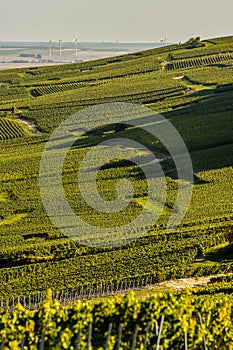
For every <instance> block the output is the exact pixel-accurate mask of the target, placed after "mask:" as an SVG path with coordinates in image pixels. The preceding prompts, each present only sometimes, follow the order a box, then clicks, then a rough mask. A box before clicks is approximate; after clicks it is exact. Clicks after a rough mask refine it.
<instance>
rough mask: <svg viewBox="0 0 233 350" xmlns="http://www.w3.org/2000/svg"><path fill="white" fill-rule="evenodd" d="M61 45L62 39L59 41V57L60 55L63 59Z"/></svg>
mask: <svg viewBox="0 0 233 350" xmlns="http://www.w3.org/2000/svg"><path fill="white" fill-rule="evenodd" d="M61 43H62V40H61V39H60V40H59V55H60V57H61Z"/></svg>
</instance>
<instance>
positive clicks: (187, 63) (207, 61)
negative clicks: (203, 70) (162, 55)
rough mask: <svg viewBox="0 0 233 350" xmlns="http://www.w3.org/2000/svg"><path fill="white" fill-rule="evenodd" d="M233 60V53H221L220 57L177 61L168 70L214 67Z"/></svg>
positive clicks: (202, 57) (169, 65) (209, 56)
mask: <svg viewBox="0 0 233 350" xmlns="http://www.w3.org/2000/svg"><path fill="white" fill-rule="evenodd" d="M232 59H233V53H229V52H227V53H221V54H218V55H208V56H201V57H196V58H195V57H193V58H189V59H182V60H175V61H174V63H172V64H168V67H167V69H168V70H174V69H187V68H195V67H202V66H206V65H214V64H218V63H219V62H222V61H228V60H232Z"/></svg>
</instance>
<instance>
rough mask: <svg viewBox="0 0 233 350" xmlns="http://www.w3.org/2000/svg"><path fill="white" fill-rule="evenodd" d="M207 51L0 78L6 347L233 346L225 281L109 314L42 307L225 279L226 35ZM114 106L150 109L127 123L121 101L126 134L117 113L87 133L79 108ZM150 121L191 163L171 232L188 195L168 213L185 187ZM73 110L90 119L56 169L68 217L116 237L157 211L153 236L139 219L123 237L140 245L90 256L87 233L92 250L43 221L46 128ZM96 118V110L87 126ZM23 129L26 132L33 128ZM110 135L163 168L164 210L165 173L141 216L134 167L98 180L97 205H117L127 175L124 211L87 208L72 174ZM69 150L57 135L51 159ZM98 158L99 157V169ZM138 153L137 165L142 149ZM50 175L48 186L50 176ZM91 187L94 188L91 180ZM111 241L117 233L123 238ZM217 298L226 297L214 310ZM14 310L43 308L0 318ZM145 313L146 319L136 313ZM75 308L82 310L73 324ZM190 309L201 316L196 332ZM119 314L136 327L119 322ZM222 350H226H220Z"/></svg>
mask: <svg viewBox="0 0 233 350" xmlns="http://www.w3.org/2000/svg"><path fill="white" fill-rule="evenodd" d="M202 44H203V45H202V46H200V47H196V48H187V45H185V44H179V45H171V46H163V47H160V48H158V49H153V50H148V51H144V52H135V53H132V54H129V55H124V56H118V57H113V58H107V59H101V60H96V61H94V60H93V61H90V62H81V63H77V64H68V65H64V66H52V67H40V68H36V67H33V68H23V69H18V70H6V71H1V72H0V146H1V147H0V264H1V265H0V303H1V306H2V310H3V311H2V321H1V326H0V335H1V339H0V347H1V346H2V348H3V349H18V347H19V346H21V348H22V349H23V348H24V349H27V348H30V349H34V348H35V349H36V346H39V344H40V348H41V349H43V347H44V348H45V349H47V348H49V346H50V348H51V347H52V348H54V349H60V348H61V343H62V348H64V349H65V348H67V349H68V348H69V349H72V348H73V349H77V348H80V349H82V348H87V344H89V345H88V346H89V347H90V348H91V345H92V348H93V349H97V348H99V349H102V348H103V349H107V348H108V349H114V350H115V349H128V348H132V349H142V348H143V346H144V345H145V343H146V344H148V345H147V346H148V349H153V348H155V349H156V350H158V349H159V347H158V346H160V349H171V348H172V349H180V348H185V349H186V348H187V349H197V350H199V349H202V348H203V349H206V348H208V349H211V348H213V349H232V345H231V343H230V340H229V341H228V337H230V336H232V324H231V320H230V316H229V315H230V312H231V311H230V308H231V304H230V301H231V294H232V278H231V277H230V275H228V276H225V277H224V276H223V277H218V279H213V280H211V282H210V283H208V285H207V286H206V287H204V288H201V289H197V290H195V291H193V292H192V296H189V297H187V298H186V297H183V296H176V295H168V294H166V295H163V296H162V295H161V296H159V297H155V298H154V299H153V298H152V299H148V300H139V299H136V298H134V297H132V299H130V298H131V297H129V298H128V299H127V297H126V299H124V298H122V297H121V298H120V297H119V299H118V297H117V298H116V299H111V302H110V307H109V310H108V311H107V309H108V308H107V306H106V305H107V304H105V301H104V300H103V301H101V302H99V301H94V302H93V301H88V302H84V303H81V302H77V304H75V305H76V306H69V307H68V308H65V307H63V306H60V305H59V304H58V303H57V302H56V301H53V302H52V301H49V300H47V301H43V299H44V297H42V296H44V295H45V293H46V291H47V289H49V288H51V289H52V290H53V291H54V292H53V293H55V294H56V295H57V296H58V297H59V300H60V301H61V303H62V302H63V301H64V299H65V300H66V301H67V303H69V300H68V299H69V298H68V297H66V296H65V295H67V293H68V295H69V296H70V300H71V301H72V302H73V301H74V300H77V299H79V298H80V299H82V300H83V299H87V298H89V296H90V297H92V296H96V297H99V296H107V295H110V294H111V293H112V292H114V291H121V290H124V291H128V290H130V289H137V287H139V288H140V286H141V287H146V286H147V287H148V291H149V290H150V289H149V288H150V286H151V285H153V284H155V283H158V282H162V281H166V280H169V279H177V278H184V277H198V276H211V275H213V274H223V275H226V274H230V273H232V272H233V261H232V251H233V248H232V247H233V236H232V234H233V231H232V227H233V226H232V222H233V214H232V208H233V203H232V198H233V186H232V179H233V168H232V164H233V153H232V143H233V138H232V129H233V80H232V76H233V38H232V37H228V38H218V39H210V40H205V41H203V42H202ZM113 102H117V103H119V105H117V106H120V103H131V104H137V106H144V107H149V108H150V113H149V112H148V113H149V115H146V114H143V113H144V112H143V113H141V112H140V113H141V114H137V117H138V120H139V117H140V122H138V124H137V126H134V125H132V124H130V122H131V119H132V114H133V107H132V106H133V105H128V106H131V107H132V108H129V112H128V114H127V116H126V117H125V119H124V120H123V121H124V122H125V124H121V123H119V119H118V122H117V123H116V118H115V116H114V113H109V115H108V118H106V124H105V125H102V126H101V127H98V128H94V129H93V128H92V125H93V120H92V118H93V116H90V114H88V112H85V111H86V110H87V109H86V108H87V107H90V106H95V105H100V106H102V105H105V106H106V105H107V104H108V103H113ZM138 108H139V107H138ZM148 110H149V109H148ZM151 111H156V112H159V113H160V114H161V115H163V117H165V118H166V119H167V120H168V121H169V122H170V123H171V124H172V125H173V126H174V127H175V128H176V130H177V131H178V132H179V134H180V136H181V138H182V140H183V141H184V142H185V144H186V146H187V149H188V151H189V154H190V157H191V161H192V166H193V173H192V176H193V178H194V184H193V185H192V188H193V194H192V199H191V203H190V205H189V208H188V210H187V212H186V215H185V217H184V218H183V220H182V222H181V223H180V224H179V226H178V227H169V229H167V224H168V222H169V220H170V218H171V216H172V215H173V214H176V213H179V211H181V212H182V208H183V205H185V196H184V199H183V201H181V202H180V203H179V204H177V196H178V191H179V188H182V190H183V191H184V193H185V191H186V190H187V191H188V189H189V186H190V183H189V182H188V181H187V178H186V175H187V174H184V176H183V177H182V178H179V179H178V172H177V169H176V166H175V163H174V160H173V159H172V156H171V154H170V152H169V151H168V149H166V146H165V145H164V144H162V142H161V141H160V140H158V138H156V137H153V135H152V134H150V130H156V127H157V123H156V122H155V121H153V119H152V118H151V119H150V118H149V116H150V114H151ZM74 113H83V115H84V116H86V117H85V118H80V119H79V121H80V123H81V124H80V125H81V126H80V130H81V132H83V134H82V137H80V138H79V139H78V140H77V141H76V142H75V143H74V145H73V146H72V147H71V149H70V150H69V152H67V155H66V158H65V161H64V166H63V169H62V184H63V188H64V194H65V196H66V199H67V201H68V202H69V205H70V208H71V209H72V210H73V212H74V213H75V214H76V215H77V216H79V217H80V218H82V220H83V221H85V222H87V223H89V224H90V225H92V226H96V228H100V227H105V228H108V229H111V228H112V230H113V234H115V233H114V232H115V231H114V230H115V228H119V227H120V226H123V225H127V224H128V223H130V222H131V221H132V220H134V219H135V218H136V217H137V215H139V213H141V211H142V210H144V209H145V210H146V212H147V213H148V217H149V216H150V215H154V214H155V213H157V212H158V211H159V210H160V209H161V207H163V210H161V215H160V216H159V218H158V219H157V221H156V222H155V224H154V225H153V226H152V227H149V226H148V225H147V223H146V224H144V226H143V225H141V226H140V227H139V226H138V227H135V228H134V229H132V231H131V232H130V234H131V235H134V234H135V235H138V233H139V232H141V231H140V230H142V231H143V234H142V235H141V236H140V238H137V239H135V240H132V241H131V240H128V241H124V244H121V245H120V246H114V245H112V246H111V245H109V246H107V247H105V246H97V245H96V246H95V242H97V241H98V240H99V239H100V237H101V235H100V234H99V233H98V234H97V233H96V234H95V235H93V237H92V241H91V243H92V244H90V245H85V244H83V242H81V243H80V242H78V241H75V240H73V239H70V238H68V237H67V236H65V235H63V233H62V232H61V231H60V230H59V229H57V228H56V226H55V225H54V224H53V223H52V221H51V220H50V219H49V218H48V216H47V214H46V211H45V208H44V206H43V203H42V199H41V192H40V187H39V180H40V179H39V171H40V162H41V157H42V154H43V151H44V148H45V145H46V142H47V141H48V139H49V137H50V136H51V134H52V132H53V131H54V130H55V129H56V128H57V127H58V126H59V125H60V124H61V123H62V122H63V121H64V120H66V119H67V118H68V117H70V116H71V115H73V114H74ZM85 113H86V114H85ZM78 115H79V116H80V115H81V114H78ZM101 115H102V114H101V112H99V114H98V113H97V114H96V115H95V117H96V120H99V119H101ZM118 118H119V116H118ZM28 125H33V126H34V128H33V129H30V130H29V128H28ZM146 128H147V129H146ZM69 130H70V131H71V133H72V135H76V134H77V135H79V133H80V130H76V129H75V127H74V126H73V125H70V129H69ZM114 138H121V139H129V140H131V141H135V142H138V143H141V145H143V147H145V148H147V149H149V150H151V151H152V152H153V154H154V156H155V157H156V158H158V159H160V160H161V162H160V165H161V169H162V171H163V174H164V182H165V185H166V198H165V201H164V199H163V195H162V191H161V190H160V189H161V188H162V179H161V176H159V175H157V174H156V176H154V178H152V183H153V186H154V188H156V189H157V190H156V191H154V194H153V198H152V200H151V201H150V202H149V203H147V206H146V205H145V203H146V201H147V197H148V186H147V181H146V178H145V174H144V173H143V171H142V169H141V168H140V167H139V166H138V165H136V164H137V163H134V162H130V161H128V160H127V159H126V160H125V159H112V160H109V161H108V162H107V163H106V164H103V166H102V167H101V168H100V170H99V171H98V176H97V189H98V193H99V195H100V196H101V197H102V198H103V199H104V200H106V201H110V202H111V201H114V200H116V197H117V185H118V181H119V180H122V179H126V180H128V182H130V184H131V186H132V189H133V191H134V195H133V198H132V200H131V201H130V202H129V205H128V206H127V207H126V208H125V209H124V211H120V213H115V212H110V213H102V212H101V211H100V210H96V209H95V208H92V207H90V206H89V205H88V204H87V203H86V202H85V200H84V198H83V195H82V192H81V190H80V187H79V184H78V176H77V174H78V172H79V168H80V165H81V163H82V160H83V159H84V157H85V156H86V155H87V154H88V152H89V151H92V150H93V149H94V148H95V146H96V145H98V144H99V143H100V142H103V141H109V142H110V141H111V140H112V139H114ZM67 140H68V139H67V138H61V139H59V138H58V139H57V140H56V142H57V144H56V145H57V149H58V150H60V149H63V148H65V147H66V142H67ZM127 151H128V154H129V155H131V156H132V157H133V155H134V154H135V153H134V152H133V150H132V149H131V148H128V150H127ZM107 154H108V149H107V147H106V148H105V149H103V151H102V153H101V154H100V155H99V156H98V157H99V158H98V157H96V159H95V161H96V162H98V161H101V159H102V158H106V157H107ZM137 157H138V158H140V157H142V158H143V157H144V151H143V150H142V149H139V150H138V152H137ZM179 157H182V154H179ZM144 166H145V167H147V169H148V168H150V163H149V162H147V160H146V161H145V164H144ZM93 167H94V164H93ZM48 175H49V176H51V177H52V176H53V170H51V172H50V173H49V174H48ZM189 175H190V174H189ZM86 183H87V188H88V187H90V186H91V183H90V182H89V180H88V179H87V178H86ZM46 193H47V194H48V195H50V197H51V198H54V199H56V198H57V197H56V196H57V189H56V187H53V186H49V187H47V189H46ZM118 232H119V237H121V235H123V233H122V232H123V231H122V232H121V231H120V230H119V231H118ZM137 237H138V236H137ZM142 281H144V282H143V283H142ZM145 281H147V282H145ZM218 295H219V298H220V297H222V298H223V299H222V301H221V300H220V299H218V301H217V300H214V297H215V296H216V297H217V296H218ZM225 295H226V296H225ZM61 296H63V297H61ZM206 296H208V298H209V299H210V301H207V298H206ZM158 298H159V299H158ZM176 298H177V299H176ZM182 298H184V299H182ZM190 298H191V299H190ZM192 298H193V299H192ZM225 298H226V299H225ZM227 298H228V299H227ZM194 299H195V300H194ZM212 299H213V300H212ZM7 300H8V301H7ZM158 300H160V302H159V301H158ZM181 300H182V303H183V305H184V306H182V303H181ZM190 300H192V301H190ZM197 300H198V301H197ZM17 301H21V303H22V304H23V305H24V306H25V307H28V304H30V305H32V304H33V303H34V305H37V307H39V306H41V308H40V310H36V311H29V310H24V309H22V307H18V308H16V309H15V311H14V313H8V314H6V315H5V314H4V313H5V312H6V311H12V306H13V308H15V307H16V303H17ZM98 302H99V304H98ZM172 302H174V303H175V304H174V305H175V306H174V308H175V309H176V307H177V311H175V309H174V308H173V306H172ZM208 302H209V304H208ZM42 303H43V305H42ZM221 303H222V304H221ZM96 305H97V306H96ZM166 305H167V306H166ZM185 306H187V307H185ZM207 306H208V307H207ZM46 308H48V310H50V312H51V313H52V312H54V319H53V320H52V321H51V322H52V325H53V326H51V329H50V330H51V332H50V331H49V330H48V329H47V328H46V327H47V326H46V325H47V323H46V322H49V320H50V318H49V317H50V316H49V315H50V314H51V313H49V312H47V311H46V310H47V309H46ZM147 308H150V310H154V311H153V312H151V313H149V312H144V311H145V310H146V309H147ZM169 308H170V309H169ZM75 310H76V311H77V310H79V311H80V310H81V311H82V313H81V311H80V314H78V315H80V316H76V314H75V312H76V311H75ZM133 310H134V311H133ZM140 310H141V311H140ZM156 310H157V311H156ZM195 310H197V312H198V313H199V314H200V315H201V317H202V319H203V325H204V324H205V326H203V328H202V326H201V323H200V317H199V316H198V317H196V316H195V315H197V314H196V313H195ZM79 311H78V312H79ZM173 311H174V315H173ZM108 312H109V313H108ZM221 313H222V315H224V317H223V318H225V319H226V320H227V322H228V323H227V325H228V327H229V332H228V333H227V332H224V327H225V326H224V325H223V318H221ZM12 315H15V316H14V317H16V319H18V321H17V322H19V323H18V325H19V327H22V328H21V330H22V332H21V335H23V337H20V336H19V333H18V335H17V329H16V328H14V327H15V326H13V325H12V322H13V318H11V317H13V316H12ZM38 315H39V318H38ZM59 315H61V318H60V321H59V317H60V316H59ZM81 315H83V316H81ZM133 315H134V316H133ZM172 315H173V316H172ZM162 316H164V319H163V318H161V317H162ZM40 317H41V318H40ZM75 317H77V318H75ZM127 317H128V318H129V320H131V321H132V322H131V321H130V322H131V323H127V322H126V319H127ZM85 319H86V321H85ZM69 320H70V321H69ZM75 320H76V321H77V322H76V321H75ZM161 320H163V326H161V322H162V321H161ZM210 320H211V322H210ZM27 322H28V323H27ZM37 322H38V323H37ZM69 322H70V323H69ZM75 322H76V323H75ZM104 322H105V323H104ZM156 322H157V323H156ZM103 324H105V326H103ZM156 324H157V326H155V325H156ZM206 324H207V325H206ZM136 326H137V327H138V328H135V327H136ZM160 326H161V327H162V328H160ZM53 327H55V328H56V331H55V328H53ZM135 329H137V331H136V330H135ZM160 329H161V334H160V337H158V335H159V330H160ZM36 330H37V331H36ZM47 331H48V332H47ZM98 332H99V333H98ZM33 334H34V335H35V336H33ZM33 337H34V338H33ZM101 337H102V338H101ZM204 337H205V342H206V343H205V345H204V340H203V339H204ZM55 338H56V339H55ZM88 339H89V340H88ZM145 339H146V340H145ZM152 339H154V340H153V341H152ZM229 339H230V338H229ZM88 341H89V343H88ZM92 341H94V343H93V344H92ZM1 342H2V344H1ZM77 342H78V343H79V345H80V347H78V345H77ZM106 342H107V344H108V345H106ZM224 342H226V344H227V345H226V347H224V348H223V347H222V345H223V343H224ZM10 344H11V345H10ZM104 344H105V345H104ZM117 344H118V345H117ZM133 344H134V345H133ZM152 344H153V345H152ZM158 344H159V345H158ZM33 346H34V347H33ZM82 346H83V347H82ZM114 346H115V347H114ZM133 346H134V347H133ZM156 346H157V347H156ZM205 346H206V348H205ZM144 348H145V347H144Z"/></svg>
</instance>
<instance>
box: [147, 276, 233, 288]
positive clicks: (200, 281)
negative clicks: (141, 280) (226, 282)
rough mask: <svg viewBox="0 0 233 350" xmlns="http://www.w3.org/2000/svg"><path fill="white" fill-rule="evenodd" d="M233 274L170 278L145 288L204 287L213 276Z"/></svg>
mask: <svg viewBox="0 0 233 350" xmlns="http://www.w3.org/2000/svg"><path fill="white" fill-rule="evenodd" d="M226 275H232V273H229V274H224V273H220V274H217V275H210V276H203V277H190V278H180V279H177V280H169V281H164V282H160V283H156V284H154V285H153V286H150V287H146V288H145V289H148V290H150V289H157V288H161V287H162V288H173V289H175V290H179V289H183V288H188V287H192V288H203V287H205V286H206V285H207V283H208V282H209V281H210V279H211V278H212V277H219V276H226Z"/></svg>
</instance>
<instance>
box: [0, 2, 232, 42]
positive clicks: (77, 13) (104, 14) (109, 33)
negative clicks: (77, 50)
mask: <svg viewBox="0 0 233 350" xmlns="http://www.w3.org/2000/svg"><path fill="white" fill-rule="evenodd" d="M75 33H78V38H79V40H80V41H104V40H107V41H116V40H119V41H121V42H127V41H128V42H129V41H134V42H135V41H144V42H158V41H159V40H160V39H162V38H163V37H164V35H165V33H166V34H167V38H168V41H170V42H173V41H174V42H178V41H184V40H186V39H188V38H189V37H192V36H201V37H202V38H207V37H216V36H223V35H231V34H233V0H222V1H219V0H167V1H166V0H142V1H138V0H82V1H81V0H0V41H17V40H18V41H47V40H54V41H55V40H56V41H57V40H59V39H62V40H63V41H72V39H74V37H75Z"/></svg>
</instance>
